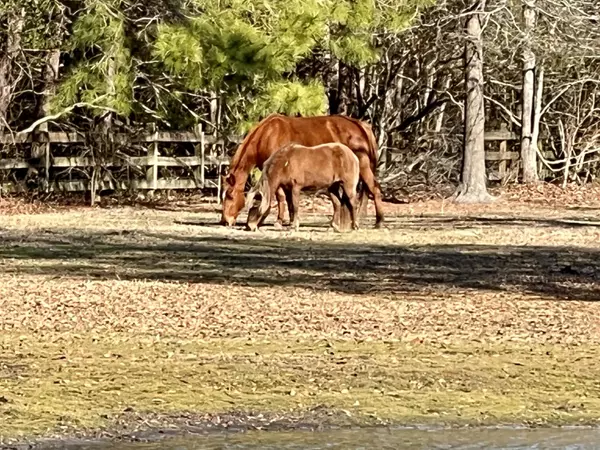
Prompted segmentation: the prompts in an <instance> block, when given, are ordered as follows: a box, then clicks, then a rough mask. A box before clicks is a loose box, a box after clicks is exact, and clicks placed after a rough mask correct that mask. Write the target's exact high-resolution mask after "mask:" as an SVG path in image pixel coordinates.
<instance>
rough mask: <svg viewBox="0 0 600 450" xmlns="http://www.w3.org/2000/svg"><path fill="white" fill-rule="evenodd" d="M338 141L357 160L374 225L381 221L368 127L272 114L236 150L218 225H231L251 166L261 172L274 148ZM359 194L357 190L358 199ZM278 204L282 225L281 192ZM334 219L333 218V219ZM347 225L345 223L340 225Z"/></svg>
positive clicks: (332, 118) (347, 119) (374, 151)
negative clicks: (374, 216)
mask: <svg viewBox="0 0 600 450" xmlns="http://www.w3.org/2000/svg"><path fill="white" fill-rule="evenodd" d="M330 142H339V143H342V144H345V145H346V146H348V147H349V148H350V149H351V150H352V151H353V152H354V153H355V154H356V155H357V157H358V159H359V163H360V179H361V181H363V183H364V185H365V188H366V189H367V190H368V192H369V193H370V194H371V195H372V196H373V200H374V202H375V209H376V214H377V219H376V226H379V225H380V224H381V223H382V222H383V208H382V204H381V192H380V190H379V186H378V185H377V182H376V180H375V170H376V164H377V143H376V141H375V136H374V135H373V131H372V130H371V127H370V126H369V125H368V124H367V123H365V122H362V121H360V120H356V119H352V118H350V117H346V116H339V115H333V116H317V117H287V116H283V115H280V114H273V115H271V116H269V117H267V118H266V119H264V120H262V121H261V122H260V123H259V124H258V125H257V126H256V127H255V128H254V129H252V130H251V131H250V133H248V135H247V136H246V138H245V139H244V141H243V142H242V143H241V144H240V146H239V147H238V149H237V151H236V153H235V155H234V156H233V158H232V161H231V164H230V166H229V173H228V175H227V176H226V177H225V179H224V185H223V190H224V198H223V212H222V216H221V223H223V224H227V225H233V224H235V221H236V219H237V216H238V214H239V213H240V211H241V210H242V208H243V207H244V204H245V201H244V187H245V185H246V181H247V179H248V176H249V173H250V171H251V170H252V168H254V167H258V168H259V169H262V167H263V164H264V163H265V161H266V160H267V159H268V158H269V157H270V156H271V155H272V154H273V153H274V152H275V151H277V150H278V149H280V148H281V147H283V146H285V145H287V144H290V143H297V144H301V145H305V146H307V147H314V146H316V145H319V144H324V143H330ZM362 194H363V192H362V191H359V197H362ZM276 196H277V201H278V207H279V211H278V217H277V222H278V223H279V224H281V223H282V222H283V216H284V213H285V207H284V200H285V195H284V192H283V190H279V191H278V192H277V193H276ZM334 218H335V216H334ZM342 226H344V227H345V226H347V223H344V224H342Z"/></svg>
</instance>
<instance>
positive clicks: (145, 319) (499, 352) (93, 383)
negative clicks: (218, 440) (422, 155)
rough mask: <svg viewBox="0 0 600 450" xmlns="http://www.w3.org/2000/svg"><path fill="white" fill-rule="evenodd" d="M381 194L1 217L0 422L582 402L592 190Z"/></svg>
mask: <svg viewBox="0 0 600 450" xmlns="http://www.w3.org/2000/svg"><path fill="white" fill-rule="evenodd" d="M4 201H5V202H6V200H4ZM323 208H325V210H327V209H328V207H327V206H326V205H325V206H323V205H321V204H319V203H317V205H316V206H315V210H316V211H317V212H319V211H321V210H322V209H323ZM386 208H387V209H388V214H389V215H390V220H389V222H388V223H389V229H388V230H382V231H374V230H371V229H369V228H365V229H364V230H362V231H360V232H358V233H351V234H343V235H339V234H335V233H331V232H328V231H327V230H326V228H325V223H326V218H325V217H323V215H322V214H317V215H314V216H313V215H310V214H309V211H310V203H309V206H307V207H305V209H304V211H306V212H305V213H304V218H305V220H304V222H303V230H302V231H301V232H299V233H289V232H276V231H274V230H271V229H269V228H268V227H267V229H266V230H265V231H264V232H262V233H248V232H245V231H243V230H241V229H235V230H226V229H224V228H221V227H216V226H215V223H216V221H217V214H216V212H215V211H214V210H212V207H211V206H210V205H198V206H197V207H194V208H183V207H178V208H173V210H152V209H141V208H116V209H108V210H105V209H93V210H92V209H87V208H80V207H70V208H66V209H64V210H61V211H48V210H45V211H42V212H39V213H36V211H33V210H25V211H21V212H20V213H19V212H15V211H13V212H14V213H12V214H7V215H4V216H1V217H0V235H1V236H0V238H1V239H2V245H1V246H0V263H1V264H2V266H3V273H2V274H0V311H2V316H1V317H0V330H1V331H2V340H1V344H0V350H1V353H0V375H1V376H0V415H1V416H2V417H3V418H4V419H5V420H2V421H0V440H2V439H12V438H17V437H27V436H40V435H51V434H57V433H58V434H59V435H61V434H63V435H64V434H69V433H73V432H74V431H75V430H94V429H98V428H102V427H108V428H110V427H111V426H114V424H115V423H116V421H118V420H121V419H122V418H123V417H124V416H127V414H130V413H126V411H132V410H133V411H135V412H136V413H139V416H136V417H134V418H130V419H128V420H132V421H134V422H139V421H140V420H141V421H142V422H143V420H144V417H146V416H145V415H146V414H150V413H160V414H166V415H168V416H170V417H173V416H174V415H178V414H181V413H184V412H186V413H188V414H201V413H224V412H228V411H237V410H253V411H261V412H271V413H277V414H281V413H283V412H286V411H287V413H289V412H290V411H304V410H310V409H311V408H315V407H318V406H325V407H326V408H329V409H334V410H338V411H339V410H344V411H346V413H345V415H346V414H347V415H349V416H350V417H352V418H353V420H357V421H358V422H359V423H361V422H364V421H369V420H373V419H374V418H377V419H381V420H388V421H394V422H400V423H411V422H429V423H431V422H444V423H469V424H473V423H505V422H532V423H582V422H585V423H592V422H595V421H597V420H598V417H600V403H599V401H598V400H597V399H598V398H600V395H599V394H600V392H598V391H599V390H600V385H599V384H598V383H597V380H598V379H599V375H600V373H599V372H600V366H599V365H598V364H597V361H598V360H599V358H598V357H599V356H600V354H599V351H598V350H597V348H598V347H597V344H598V343H599V341H600V333H599V331H600V329H599V325H600V319H598V317H600V314H599V313H600V307H599V306H598V305H599V304H598V303H597V302H596V301H597V300H600V292H599V289H598V281H599V280H600V275H599V274H600V259H599V258H598V256H599V255H598V252H599V248H600V240H599V239H598V238H599V237H600V234H599V232H600V228H599V226H600V223H598V222H599V220H598V209H594V208H596V205H593V204H586V208H583V209H580V208H575V207H573V208H569V207H563V208H557V207H556V206H555V205H548V206H540V205H537V204H536V206H535V207H534V206H532V204H519V203H516V202H514V201H512V200H510V199H508V200H503V201H500V202H498V203H497V204H495V205H492V206H486V207H484V208H477V207H472V206H471V207H465V206H456V205H448V204H446V203H442V202H429V203H425V204H420V205H386ZM371 216H372V214H371ZM363 222H365V223H366V224H369V223H372V218H369V219H368V220H367V221H363ZM127 417H129V416H127Z"/></svg>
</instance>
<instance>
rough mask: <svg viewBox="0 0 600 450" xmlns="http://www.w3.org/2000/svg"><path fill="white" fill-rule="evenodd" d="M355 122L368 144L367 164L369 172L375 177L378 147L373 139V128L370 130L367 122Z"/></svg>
mask: <svg viewBox="0 0 600 450" xmlns="http://www.w3.org/2000/svg"><path fill="white" fill-rule="evenodd" d="M356 122H357V124H358V126H359V127H360V128H361V129H362V131H363V133H364V134H365V135H366V137H367V142H368V144H369V146H368V148H367V154H368V155H369V162H370V163H371V171H372V172H373V175H375V173H376V170H377V159H378V158H379V146H378V145H377V140H376V139H375V133H373V128H371V125H369V124H368V123H367V122H363V121H362V120H357V121H356Z"/></svg>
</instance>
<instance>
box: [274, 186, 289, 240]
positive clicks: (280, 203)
mask: <svg viewBox="0 0 600 450" xmlns="http://www.w3.org/2000/svg"><path fill="white" fill-rule="evenodd" d="M275 196H276V197H277V221H276V222H275V229H276V230H281V229H282V228H283V218H284V216H285V197H286V195H285V192H284V191H283V188H281V187H279V188H278V189H277V191H275ZM288 207H289V205H288ZM290 219H291V217H290Z"/></svg>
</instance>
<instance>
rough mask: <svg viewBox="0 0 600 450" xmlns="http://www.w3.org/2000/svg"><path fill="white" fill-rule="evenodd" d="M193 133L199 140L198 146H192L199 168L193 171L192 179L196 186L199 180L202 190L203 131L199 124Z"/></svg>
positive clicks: (203, 171)
mask: <svg viewBox="0 0 600 450" xmlns="http://www.w3.org/2000/svg"><path fill="white" fill-rule="evenodd" d="M194 133H195V135H196V136H197V137H199V138H200V144H196V145H195V146H194V153H195V155H196V157H197V158H198V157H199V158H200V166H199V167H196V169H195V170H194V178H195V179H196V180H195V181H196V185H197V184H198V180H200V189H204V176H205V175H204V174H205V170H204V169H205V167H204V151H205V150H204V148H205V146H204V131H203V130H202V124H201V123H199V124H197V125H196V126H195V127H194Z"/></svg>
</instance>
